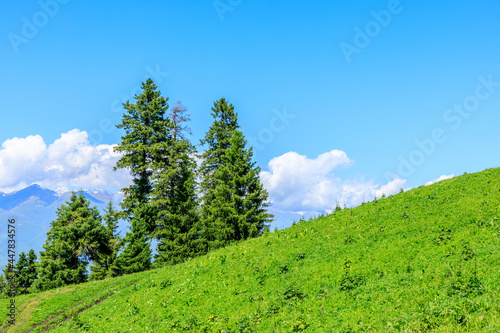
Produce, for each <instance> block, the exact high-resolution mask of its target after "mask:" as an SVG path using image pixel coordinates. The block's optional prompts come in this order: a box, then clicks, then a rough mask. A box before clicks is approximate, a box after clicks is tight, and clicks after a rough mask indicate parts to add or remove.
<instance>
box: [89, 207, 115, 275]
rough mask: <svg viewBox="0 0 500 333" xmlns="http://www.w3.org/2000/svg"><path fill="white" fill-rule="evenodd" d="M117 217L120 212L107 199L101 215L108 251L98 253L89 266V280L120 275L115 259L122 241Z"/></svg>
mask: <svg viewBox="0 0 500 333" xmlns="http://www.w3.org/2000/svg"><path fill="white" fill-rule="evenodd" d="M119 219H120V212H118V211H117V210H115V208H114V207H113V203H112V202H111V200H109V202H108V206H107V207H106V208H105V210H104V216H103V220H104V227H105V231H106V239H107V243H108V251H107V252H106V253H101V254H99V256H98V257H97V258H96V259H95V261H94V264H93V265H92V266H91V272H92V273H91V275H90V279H91V280H101V279H104V278H105V277H115V276H118V275H120V269H119V267H118V266H117V261H116V259H117V257H118V252H119V251H120V246H121V242H122V239H121V237H120V234H119V232H118V221H119Z"/></svg>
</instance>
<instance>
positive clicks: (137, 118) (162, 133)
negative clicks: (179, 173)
mask: <svg viewBox="0 0 500 333" xmlns="http://www.w3.org/2000/svg"><path fill="white" fill-rule="evenodd" d="M141 88H142V93H141V94H140V95H136V96H134V99H135V100H136V103H135V104H131V103H130V102H129V101H127V102H126V103H124V104H123V107H124V109H125V110H126V112H125V113H124V114H123V117H122V122H121V124H119V125H117V126H116V127H117V128H122V129H123V130H124V131H125V135H124V136H122V141H121V142H120V143H119V144H118V145H117V146H116V147H115V149H114V150H115V151H116V152H120V153H123V156H122V157H121V158H120V159H119V160H118V162H117V163H116V166H115V168H114V169H115V170H117V169H121V168H127V169H129V170H130V173H131V175H132V177H133V179H132V181H133V183H132V185H130V186H129V187H127V188H124V189H122V191H123V193H124V194H125V198H124V200H123V202H122V208H123V211H124V213H125V215H126V217H127V218H128V220H129V221H131V220H132V219H136V220H137V217H138V211H137V208H140V211H141V212H142V213H144V212H145V210H144V209H142V206H145V205H149V204H150V194H151V191H152V189H153V187H152V186H153V185H152V181H151V176H152V165H153V164H154V162H155V156H157V155H158V151H159V150H161V149H162V147H163V144H164V143H165V142H166V141H167V140H168V137H169V135H170V128H171V127H172V124H171V122H170V121H169V120H168V119H166V118H165V111H166V110H167V109H168V103H167V102H168V98H164V97H162V96H161V92H160V91H159V90H157V86H156V84H155V83H154V82H153V80H151V79H148V80H146V82H145V83H144V82H143V83H142V87H141ZM147 211H148V212H150V213H151V214H152V215H156V212H154V211H153V210H152V209H147ZM146 220H147V221H150V222H154V221H155V219H154V218H148V219H146ZM144 222H145V221H144ZM145 228H146V231H147V232H148V233H149V234H152V233H153V231H154V229H155V224H154V223H152V224H151V225H145Z"/></svg>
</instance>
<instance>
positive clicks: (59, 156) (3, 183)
mask: <svg viewBox="0 0 500 333" xmlns="http://www.w3.org/2000/svg"><path fill="white" fill-rule="evenodd" d="M114 146H115V145H104V144H103V145H98V146H92V145H91V144H90V143H89V141H88V135H87V132H85V131H80V130H78V129H74V130H71V131H69V132H67V133H63V134H62V135H61V137H60V138H59V139H57V140H55V141H54V142H53V143H52V144H50V145H48V146H47V145H46V143H45V142H44V140H43V138H42V137H41V136H40V135H31V136H28V137H26V138H13V139H9V140H6V141H5V142H4V143H3V144H2V148H1V149H0V191H3V192H10V191H13V190H18V189H21V188H23V187H26V186H28V185H31V184H33V183H37V184H39V185H40V186H42V187H46V188H59V187H63V186H73V187H81V188H107V189H118V188H122V187H125V186H127V185H128V184H129V183H130V176H129V173H128V172H127V170H119V171H117V172H114V171H113V167H114V166H115V163H116V161H117V160H118V159H119V158H120V154H118V153H115V152H114V151H113V147H114Z"/></svg>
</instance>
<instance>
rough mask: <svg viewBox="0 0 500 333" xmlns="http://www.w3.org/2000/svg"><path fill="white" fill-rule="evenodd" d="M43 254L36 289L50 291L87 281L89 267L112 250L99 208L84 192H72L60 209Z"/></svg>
mask: <svg viewBox="0 0 500 333" xmlns="http://www.w3.org/2000/svg"><path fill="white" fill-rule="evenodd" d="M43 248H44V251H42V252H40V259H41V260H40V263H39V269H38V274H39V276H38V279H37V280H36V281H35V284H34V288H35V289H36V290H47V289H52V288H57V287H60V286H63V285H67V284H75V283H81V282H85V281H87V271H86V268H87V265H88V263H89V261H91V260H94V259H95V258H97V257H98V255H99V254H102V253H106V252H107V251H108V246H107V237H106V232H105V230H104V226H103V225H102V219H101V216H100V214H99V211H98V210H97V208H96V207H90V201H89V200H87V199H86V198H85V197H84V196H83V194H82V193H80V194H78V195H77V194H76V193H75V192H73V193H72V195H71V198H70V200H69V201H67V202H66V203H64V204H63V205H62V206H61V207H59V208H58V209H57V218H56V220H54V221H52V223H51V229H50V230H49V232H48V233H47V240H46V242H45V244H44V245H43Z"/></svg>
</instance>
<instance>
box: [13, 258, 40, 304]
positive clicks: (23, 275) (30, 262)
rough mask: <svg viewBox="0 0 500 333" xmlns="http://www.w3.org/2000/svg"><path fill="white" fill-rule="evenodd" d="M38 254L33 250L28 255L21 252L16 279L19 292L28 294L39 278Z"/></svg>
mask: <svg viewBox="0 0 500 333" xmlns="http://www.w3.org/2000/svg"><path fill="white" fill-rule="evenodd" d="M36 259H37V257H36V253H35V251H33V249H31V250H30V251H29V252H28V255H26V254H25V253H24V252H21V254H20V255H19V258H18V260H17V264H16V278H17V282H18V292H19V293H21V294H27V293H28V290H29V289H30V288H31V286H32V285H33V283H34V282H35V280H36V278H37V272H36Z"/></svg>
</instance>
